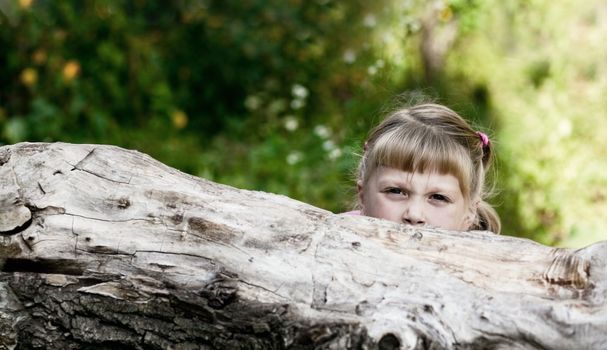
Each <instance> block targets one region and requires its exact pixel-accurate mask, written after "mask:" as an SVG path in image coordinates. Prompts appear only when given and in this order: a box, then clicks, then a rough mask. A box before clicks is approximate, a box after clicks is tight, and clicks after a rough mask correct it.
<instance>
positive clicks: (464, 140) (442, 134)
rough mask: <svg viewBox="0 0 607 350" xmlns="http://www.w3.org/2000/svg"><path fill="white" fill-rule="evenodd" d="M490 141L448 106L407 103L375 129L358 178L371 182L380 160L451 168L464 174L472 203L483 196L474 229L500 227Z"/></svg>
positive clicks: (417, 168) (410, 168) (423, 168)
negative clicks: (491, 198)
mask: <svg viewBox="0 0 607 350" xmlns="http://www.w3.org/2000/svg"><path fill="white" fill-rule="evenodd" d="M485 141H488V140H485ZM485 141H484V140H483V138H482V137H481V135H480V134H479V133H478V132H476V131H474V130H473V129H472V128H471V127H470V125H469V124H468V122H466V121H465V120H464V119H463V118H462V117H461V116H459V115H458V114H457V113H455V112H454V111H452V110H451V109H449V108H447V107H445V106H442V105H439V104H434V103H426V104H420V105H416V106H413V107H410V108H405V109H401V110H398V111H396V112H394V113H392V114H390V115H389V116H388V117H387V118H386V119H385V120H384V121H383V122H381V123H380V124H379V125H378V126H376V127H375V128H374V129H373V130H371V133H370V135H369V138H368V139H367V142H366V143H365V153H364V154H363V156H362V159H361V161H360V163H359V166H358V174H357V180H358V181H360V182H361V183H362V184H363V186H364V185H366V184H367V182H368V181H369V178H370V177H371V176H372V175H373V174H374V173H375V171H377V168H378V167H380V166H387V167H392V168H396V169H401V170H403V171H407V172H422V173H423V172H433V171H435V172H438V173H440V174H451V175H453V176H455V177H456V178H457V179H458V180H459V184H460V189H461V191H462V194H463V195H464V198H465V199H466V201H467V203H469V201H470V200H473V199H476V198H478V199H479V203H478V207H477V211H476V217H475V220H474V223H473V224H472V226H471V227H470V229H471V230H488V231H492V232H495V233H499V232H500V229H501V223H500V219H499V216H498V215H497V213H496V212H495V210H494V209H493V207H492V206H491V205H490V204H489V203H487V202H486V201H485V199H486V197H487V196H488V195H489V192H490V191H488V190H487V188H486V187H487V186H486V184H485V182H486V180H485V179H486V174H487V172H488V170H489V168H490V165H491V161H492V158H493V150H492V145H491V143H490V142H485Z"/></svg>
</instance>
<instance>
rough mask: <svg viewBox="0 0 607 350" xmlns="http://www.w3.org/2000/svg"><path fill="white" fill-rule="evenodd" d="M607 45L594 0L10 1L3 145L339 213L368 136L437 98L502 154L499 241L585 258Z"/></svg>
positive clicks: (604, 133)
mask: <svg viewBox="0 0 607 350" xmlns="http://www.w3.org/2000/svg"><path fill="white" fill-rule="evenodd" d="M606 37H607V4H606V3H605V2H604V1H600V0H588V1H583V2H581V1H573V0H571V1H565V0H559V1H548V0H486V1H482V0H444V1H420V0H375V1H367V0H349V1H337V0H237V1H234V0H225V1H221V0H176V1H151V0H130V1H114V0H90V1H51V0H0V84H1V85H0V86H1V88H0V144H12V143H16V142H20V141H47V142H52V141H64V142H73V143H107V144H114V145H119V146H122V147H126V148H131V149H137V150H140V151H142V152H145V153H148V154H150V155H151V156H153V157H155V158H156V159H158V160H160V161H162V162H164V163H166V164H168V165H171V166H174V167H176V168H179V169H181V170H183V171H185V172H188V173H191V174H193V175H196V176H201V177H204V178H208V179H210V180H213V181H217V182H221V183H225V184H229V185H233V186H236V187H240V188H247V189H255V190H263V191H269V192H275V193H281V194H285V195H287V196H290V197H292V198H296V199H299V200H302V201H305V202H308V203H311V204H313V205H315V206H318V207H321V208H325V209H328V210H331V211H334V212H340V211H344V210H348V209H350V207H351V205H352V202H353V197H354V181H353V173H354V168H355V166H356V163H357V160H358V154H360V150H361V145H362V143H363V142H364V139H365V136H366V134H367V132H368V130H369V128H370V127H372V126H373V125H375V124H376V123H377V122H378V121H379V120H380V119H381V118H382V115H383V111H385V110H386V109H388V108H392V107H394V105H397V104H398V103H403V102H405V103H406V102H408V101H412V100H415V99H416V98H417V97H418V96H430V97H433V98H435V99H436V100H437V101H438V102H441V103H444V104H446V105H448V106H450V107H452V108H453V109H455V110H456V111H458V112H459V113H461V114H462V115H463V116H465V117H467V118H468V119H469V120H471V121H472V122H473V123H474V124H475V125H476V126H478V127H479V128H480V129H482V130H485V131H488V133H489V134H490V135H491V138H492V141H493V143H494V144H495V145H496V146H497V150H498V151H497V152H498V154H497V156H498V159H497V160H498V163H497V165H498V166H497V179H498V181H497V188H496V190H497V191H496V195H495V197H494V198H493V200H492V202H493V204H494V205H495V206H496V208H497V210H498V212H499V213H500V215H501V217H502V220H503V225H504V230H503V231H504V234H509V235H516V236H523V237H529V238H531V239H534V240H537V241H540V242H542V243H545V244H550V245H557V246H568V247H581V246H584V245H587V244H590V243H593V242H595V241H597V240H601V239H605V237H607V236H606V235H605V234H603V232H602V228H603V227H604V226H605V222H606V221H605V219H606V218H607V202H606V200H607V187H606V185H607V172H606V171H605V170H607V161H605V160H604V157H603V154H604V152H605V149H607V128H606V127H604V126H603V125H604V120H605V113H606V111H607V95H606V92H607V91H606V90H607V45H605V44H604V42H605V38H606ZM399 95H400V96H401V97H400V98H396V96H399Z"/></svg>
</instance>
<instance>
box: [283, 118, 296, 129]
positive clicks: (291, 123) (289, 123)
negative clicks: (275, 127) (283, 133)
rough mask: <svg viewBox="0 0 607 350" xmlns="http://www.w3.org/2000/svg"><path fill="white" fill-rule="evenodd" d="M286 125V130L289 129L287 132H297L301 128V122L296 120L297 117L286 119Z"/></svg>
mask: <svg viewBox="0 0 607 350" xmlns="http://www.w3.org/2000/svg"><path fill="white" fill-rule="evenodd" d="M284 125H285V129H287V131H295V130H297V128H298V127H299V122H298V121H297V119H295V117H293V116H291V115H290V116H288V117H286V118H285V124H284Z"/></svg>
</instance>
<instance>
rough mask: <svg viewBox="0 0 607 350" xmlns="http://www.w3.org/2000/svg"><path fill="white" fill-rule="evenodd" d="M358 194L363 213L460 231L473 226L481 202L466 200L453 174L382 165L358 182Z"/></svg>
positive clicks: (416, 224)
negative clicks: (367, 179) (477, 206)
mask: <svg viewBox="0 0 607 350" xmlns="http://www.w3.org/2000/svg"><path fill="white" fill-rule="evenodd" d="M358 196H359V200H360V203H361V204H362V214H363V215H367V216H372V217H376V218H380V219H386V220H390V221H394V222H398V223H404V224H408V225H414V226H429V227H437V228H443V229H448V230H457V231H465V230H468V229H469V228H470V226H471V225H472V223H473V222H474V217H475V212H476V205H477V204H478V202H475V203H470V204H468V203H467V202H466V200H465V198H464V195H463V194H462V191H461V189H460V186H459V180H458V179H457V178H456V177H455V176H453V175H450V174H439V173H436V172H430V173H419V172H415V173H410V172H407V171H403V170H399V169H395V168H389V167H379V168H378V169H377V171H376V172H375V174H373V175H372V176H371V178H370V179H369V181H368V183H367V184H366V185H365V186H364V187H363V185H362V183H359V184H358Z"/></svg>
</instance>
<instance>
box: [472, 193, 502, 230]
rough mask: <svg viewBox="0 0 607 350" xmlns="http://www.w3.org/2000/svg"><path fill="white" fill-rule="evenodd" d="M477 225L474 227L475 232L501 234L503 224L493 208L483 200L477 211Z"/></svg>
mask: <svg viewBox="0 0 607 350" xmlns="http://www.w3.org/2000/svg"><path fill="white" fill-rule="evenodd" d="M476 217H477V220H476V223H475V224H474V225H473V226H472V229H473V230H482V231H491V232H493V233H497V234H499V233H500V231H501V229H502V224H501V222H500V218H499V216H498V215H497V212H496V211H495V209H493V207H492V206H491V205H490V204H489V203H487V202H485V201H483V200H481V201H480V202H479V203H478V208H477V209H476Z"/></svg>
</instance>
